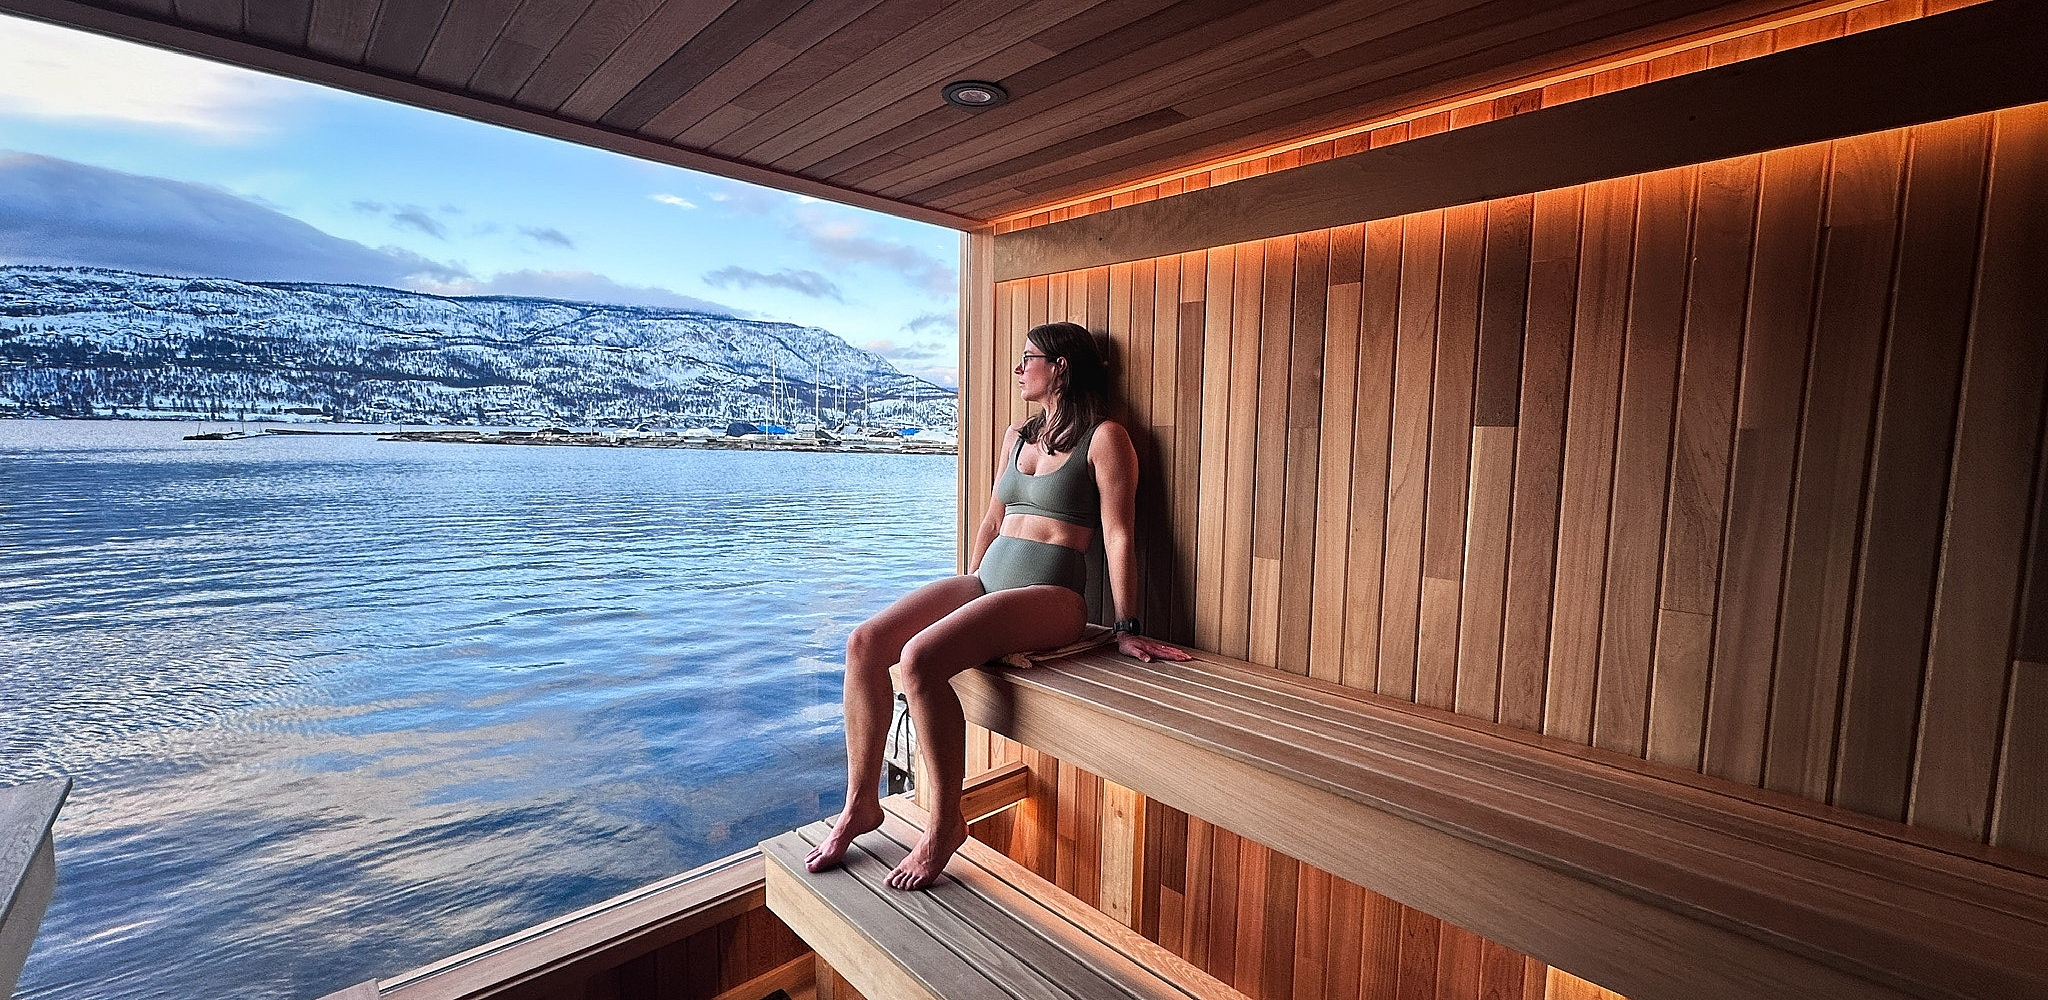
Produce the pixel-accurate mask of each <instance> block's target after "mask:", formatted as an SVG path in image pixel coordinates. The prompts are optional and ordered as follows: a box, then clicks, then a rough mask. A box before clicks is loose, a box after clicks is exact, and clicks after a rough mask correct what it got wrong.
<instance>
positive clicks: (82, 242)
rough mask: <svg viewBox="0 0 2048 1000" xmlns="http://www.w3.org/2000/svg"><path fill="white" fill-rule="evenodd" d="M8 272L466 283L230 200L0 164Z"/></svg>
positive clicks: (95, 171) (82, 172) (53, 163)
mask: <svg viewBox="0 0 2048 1000" xmlns="http://www.w3.org/2000/svg"><path fill="white" fill-rule="evenodd" d="M0 261H5V262H7V263H13V264H43V265H50V266H59V267H65V266H85V267H111V268H120V269H123V270H129V271H142V272H146V273H151V274H174V275H193V276H204V277H215V278H235V279H240V280H245V281H319V282H341V283H358V284H372V285H404V284H406V283H407V282H408V281H409V280H411V279H414V278H426V279H433V280H440V281H451V280H457V279H461V278H466V277H468V272H466V271H464V270H463V269H462V268H460V267H454V266H450V265H447V264H443V263H439V262H437V261H433V260H429V259H427V258H425V257H421V256H420V255H418V254H415V253H412V252H410V251H407V250H402V249H399V248H396V247H384V248H381V249H372V248H370V247H367V246H364V245H362V244H360V243H356V242H354V241H351V240H345V239H342V238H340V237H338V236H334V235H331V234H329V233H326V232H323V231H321V230H319V229H316V228H314V227H313V226H310V225H308V224H306V223H304V222H301V221H299V220H298V219H294V218H292V217H291V216H289V215H286V214H284V213H282V212H279V211H276V210H275V209H271V208H266V207H264V206H262V205H259V204H257V203H255V202H253V201H251V200H249V199H247V198H244V197H241V196H239V195H236V194H233V193H231V192H229V191H225V190H222V189H220V188H216V187H210V186H208V185H204V184H193V183H189V182H186V181H174V180H168V179H165V178H161V177H145V176H142V175H139V174H130V173H123V172H121V171H118V170H108V169H106V168H103V167H94V166H88V165H86V164H82V163H74V162H72V161H70V160H60V159H56V158H54V157H49V156H37V155H32V154H26V153H0Z"/></svg>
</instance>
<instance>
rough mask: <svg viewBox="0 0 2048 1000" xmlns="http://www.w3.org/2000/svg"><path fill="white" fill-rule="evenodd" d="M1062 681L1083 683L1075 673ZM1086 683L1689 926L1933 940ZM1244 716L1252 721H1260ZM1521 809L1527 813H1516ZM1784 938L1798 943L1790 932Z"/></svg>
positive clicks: (1898, 943)
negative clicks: (1661, 910)
mask: <svg viewBox="0 0 2048 1000" xmlns="http://www.w3.org/2000/svg"><path fill="white" fill-rule="evenodd" d="M1068 679H1070V680H1077V681H1078V680H1080V679H1079V678H1077V677H1073V676H1071V675H1070V677H1069V678H1068ZM1081 683H1084V684H1090V685H1091V686H1092V687H1093V688H1094V690H1093V691H1091V692H1089V697H1090V699H1091V700H1093V701H1094V702H1095V703H1097V704H1100V705H1105V706H1116V707H1120V708H1122V709H1123V710H1124V711H1126V712H1129V713H1131V714H1132V715H1134V716H1145V717H1149V718H1153V719H1157V720H1159V721H1161V722H1162V723H1163V724H1165V725H1167V726H1169V727H1170V728H1171V729H1172V730H1173V731H1174V732H1175V733H1177V734H1180V735H1183V736H1185V737H1187V738H1188V739H1190V740H1191V741H1194V742H1200V743H1202V744H1204V745H1206V746H1208V747H1209V748H1211V749H1215V750H1218V751H1219V752H1223V753H1227V754H1229V755H1231V756H1235V757H1238V758H1239V759H1241V760H1244V761H1246V762H1247V763H1251V764H1254V765H1255V766H1259V767H1261V768H1262V769H1264V770H1267V771H1269V772H1271V773H1274V774H1275V775H1278V776H1281V777H1284V778H1286V779H1287V780H1290V781H1295V782H1300V783H1304V784H1313V785H1315V786H1317V787H1320V788H1322V789H1323V790H1325V791H1330V792H1334V793H1336V794H1338V795H1341V796H1343V797H1345V798H1347V799H1352V800H1354V801H1358V802H1361V803H1364V804H1367V805H1371V806H1373V807H1375V808H1379V809H1382V810H1385V811H1387V812H1390V813H1394V814H1396V815H1400V816H1403V817H1404V818H1407V819H1410V820H1413V821H1415V822H1419V823H1424V824H1427V825H1430V826H1433V827H1436V828H1438V829H1440V830H1443V831H1445V832H1447V833H1452V834H1454V835H1457V836H1461V837H1464V838H1466V839H1468V840H1472V841H1474V842H1476V843H1480V844H1483V845H1485V846H1487V847H1489V848H1491V849H1494V850H1498V851H1501V852H1503V853H1508V854H1513V855H1516V856H1518V857H1522V858H1525V859H1527V860H1530V861H1532V862H1535V863H1537V864H1542V865H1545V866H1546V867H1551V868H1553V869H1556V870H1559V871H1562V872H1564V873H1566V874H1569V875H1571V876H1573V877H1576V878H1580V879H1585V880H1588V881H1593V882H1597V883H1599V884H1602V885H1604V886H1606V887H1607V888H1609V889H1611V890H1612V891H1615V892H1620V893H1625V894H1628V895H1632V896H1636V897H1637V898H1641V899H1645V900H1646V901H1649V902H1652V903H1654V904H1656V905H1659V906H1663V907H1665V908H1667V909H1671V910H1674V911H1677V912H1681V913H1684V914H1685V915H1687V916H1690V917H1692V918H1693V919H1697V920H1702V921H1709V922H1713V923H1717V924H1719V925H1721V926H1723V927H1726V928H1728V929H1730V930H1734V931H1737V932H1741V933H1756V934H1761V935H1765V936H1768V937H1769V938H1770V939H1771V940H1772V941H1773V943H1775V944H1777V945H1778V946H1780V947H1785V948H1788V949H1792V950H1798V951H1803V952H1806V953H1809V954H1812V955H1813V956H1814V957H1817V958H1824V957H1828V956H1839V957H1840V958H1841V959H1846V960H1849V961H1855V962H1858V963H1870V964H1874V963H1875V962H1878V961H1882V960H1884V959H1886V958H1896V957H1897V956H1896V955H1895V952H1896V950H1897V949H1900V948H1908V947H1912V946H1914V945H1915V944H1917V943H1919V942H1920V941H1922V940H1924V939H1925V938H1926V937H1928V936H1933V932H1934V931H1936V930H1939V928H1928V927H1924V926H1923V927H1920V928H1919V934H1920V936H1919V937H1909V936H1906V935H1903V934H1896V933H1893V932H1892V928H1890V927H1887V926H1885V925H1884V924H1882V923H1878V922H1877V921H1881V920H1883V919H1884V918H1887V917H1890V916H1892V915H1894V914H1895V912H1896V911H1894V910H1891V909H1890V908H1887V907H1885V906H1883V905H1882V904H1880V903H1878V902H1877V901H1876V900H1874V899H1871V898H1869V897H1865V896H1858V895H1854V894H1845V893H1841V892H1826V893H1823V894H1821V895H1820V896H1818V897H1817V898H1813V899H1796V900H1795V899H1794V898H1790V897H1785V896H1781V895H1779V894H1778V891H1777V890H1779V889H1782V888H1783V886H1782V884H1779V883H1775V882H1772V883H1763V882H1760V881H1758V880H1747V879H1743V878H1741V877H1740V874H1739V870H1738V869H1739V867H1740V866H1733V865H1727V864H1719V865H1717V864H1714V863H1713V862H1714V861H1715V860H1716V859H1714V858H1712V857H1707V856H1701V855H1700V854H1698V853H1696V852H1691V851H1688V852H1684V853H1676V852H1659V851H1657V850H1655V847H1656V846H1657V845H1654V844H1643V843H1641V842H1640V841H1641V838H1642V836H1643V834H1642V832H1641V831H1640V830H1636V829H1632V828H1628V827H1622V826H1618V825H1617V824H1613V823H1603V822H1599V821H1597V820H1596V819H1592V818H1590V817H1587V816H1583V815H1581V816H1577V817H1573V818H1572V821H1571V822H1570V823H1568V824H1567V823H1564V822H1562V820H1564V819H1565V816H1564V810H1569V809H1572V808H1574V806H1577V807H1579V808H1586V807H1590V806H1591V805H1592V803H1590V802H1588V801H1584V800H1583V799H1582V800H1581V801H1580V802H1578V803H1570V802H1569V801H1568V800H1567V801H1566V802H1562V803H1556V804H1555V806H1556V809H1555V811H1556V812H1557V815H1556V816H1555V817H1554V818H1553V819H1552V820H1551V821H1545V820H1544V819H1542V818H1538V816H1537V815H1536V813H1538V812H1540V811H1541V810H1540V808H1538V807H1540V806H1541V805H1542V804H1543V803H1542V802H1541V800H1534V799H1530V798H1529V797H1527V796H1523V795H1520V794H1518V793H1516V792H1501V791H1497V793H1496V794H1495V795H1493V796H1487V795H1485V794H1483V793H1481V794H1475V793H1474V792H1473V790H1472V789H1470V788H1460V787H1458V786H1459V784H1460V782H1461V779H1460V778H1459V777H1458V776H1456V775H1455V774H1453V773H1450V772H1446V771H1442V770H1432V769H1429V768H1427V767H1425V766H1422V765H1419V764H1416V763H1414V762H1412V761H1409V760H1404V759H1401V758H1399V757H1395V756H1390V755H1384V754H1381V753H1380V752H1378V751H1377V750H1373V749H1370V748H1365V747H1358V746H1348V747H1346V746H1331V745H1329V744H1328V743H1327V742H1322V741H1316V740H1315V739H1314V738H1313V737H1311V736H1310V735H1309V734H1306V733H1304V732H1302V731H1300V730H1294V731H1291V732H1288V733H1287V734H1286V737H1285V738H1284V739H1283V738H1277V737H1275V736H1271V735H1268V734H1266V733H1261V732H1253V731H1248V730H1245V729H1241V728H1238V727H1236V726H1233V725H1231V724H1228V723H1225V722H1221V721H1218V720H1216V719H1214V718H1211V717H1208V716H1204V715H1198V714H1195V713H1192V712H1189V711H1187V710H1186V707H1185V705H1184V704H1183V702H1184V699H1178V698H1176V697H1174V696H1173V695H1171V694H1161V693H1158V692H1156V691H1155V692H1152V693H1150V694H1149V695H1147V694H1137V693H1133V692H1130V691H1129V690H1128V687H1127V688H1126V689H1124V690H1118V689H1113V688H1109V687H1107V686H1106V685H1099V684H1093V683H1092V682H1088V681H1081ZM1137 702H1143V703H1144V704H1143V705H1142V706H1141V705H1138V704H1136V703H1137ZM1245 718H1246V719H1248V720H1251V721H1256V717H1251V716H1247V717H1245ZM1466 784H1469V782H1467V783H1466ZM1460 793H1463V794H1460ZM1517 805H1519V806H1521V807H1522V808H1521V809H1519V810H1517V809H1514V808H1512V807H1514V806H1517ZM1222 825H1224V826H1226V827H1228V825H1229V824H1228V823H1227V822H1224V823H1223V824H1222ZM1791 929H1797V930H1798V932H1799V933H1798V934H1797V935H1796V936H1794V935H1792V934H1788V933H1785V932H1786V931H1788V930H1791ZM1952 930H1953V932H1952V933H1951V934H1948V935H1943V937H1944V939H1945V940H1944V943H1945V944H1947V945H1948V947H1949V948H1950V949H1951V950H1952V951H1954V952H1955V953H1957V954H1962V955H1968V956H1970V957H1972V958H1974V959H1976V961H1974V962H1972V963H1971V964H1972V967H1973V973H1974V974H1979V975H1987V976H1996V975H1997V974H1998V970H1997V968H1996V966H1995V965H1994V964H1993V963H1992V960H1993V959H1995V958H1996V957H1997V956H1998V954H1999V953H2000V952H2002V951H2003V950H2004V949H2005V948H2009V947H2011V944H2010V943H2007V944H1999V943H1994V942H1985V941H1980V940H1974V939H1971V938H1970V937H1969V936H1968V935H1967V934H1965V933H1963V931H1962V930H1961V929H1960V928H1954V929H1952ZM1901 964H1904V965H1906V966H1908V967H1912V966H1918V965H1919V964H1920V963H1919V961H1918V959H1917V958H1916V957H1915V956H1911V955H1909V956H1906V957H1905V958H1904V959H1903V961H1902V962H1901ZM1925 971H1926V972H1928V973H1931V972H1932V970H1925Z"/></svg>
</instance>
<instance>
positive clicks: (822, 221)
mask: <svg viewBox="0 0 2048 1000" xmlns="http://www.w3.org/2000/svg"><path fill="white" fill-rule="evenodd" d="M790 235H792V236H795V237H796V238H798V239H800V240H802V241H804V242H805V243H808V244H809V245H810V247H811V249H812V250H813V251H815V252H816V253H817V254H818V256H820V257H823V258H825V259H827V260H831V261H836V262H838V263H842V264H854V265H861V264H866V265H872V266H875V267H880V268H884V269H887V270H891V271H895V272H896V273H898V274H900V275H902V276H903V280H904V281H906V282H908V283H909V284H910V286H911V287H913V288H916V289H918V290H919V291H922V292H924V293H925V294H927V295H930V296H933V297H934V298H940V297H948V296H952V295H956V294H958V293H959V290H960V278H959V275H958V274H956V273H955V272H954V270H953V265H951V264H948V263H946V262H945V261H942V260H940V259H939V258H937V257H934V256H932V255H931V254H929V253H926V252H925V251H923V250H920V249H918V248H917V247H914V246H911V245H910V244H908V243H897V242H895V241H894V240H882V239H876V238H874V237H871V236H868V235H866V234H865V232H864V231H863V228H862V226H861V224H860V223H859V222H857V221H854V220H851V219H842V218H830V217H826V216H823V215H810V216H808V217H806V218H803V219H801V220H799V221H798V223H797V225H796V226H795V227H793V228H792V229H791V231H790Z"/></svg>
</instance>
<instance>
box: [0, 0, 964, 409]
mask: <svg viewBox="0 0 2048 1000" xmlns="http://www.w3.org/2000/svg"><path fill="white" fill-rule="evenodd" d="M958 254H959V235H958V234H957V233H954V232H953V231H951V230H947V229H942V228H939V227H936V226H930V225H925V224H923V223H918V222H911V221H908V220H904V219H897V218H894V217H891V216H886V215H881V214H878V213H875V212H869V211H866V210H863V209H857V208H851V207H847V206H843V205H838V204H834V203H831V202H826V201H819V200H817V199H814V198H806V197H802V196H798V195H793V194H786V193H783V192H780V191H775V190H772V189H769V188H762V187H757V186H754V185H750V184H744V183H741V182H739V181H730V180H725V179H723V178H719V177H714V176H711V175H708V174H700V173H696V172H694V171H689V170H683V169H679V168H676V167H669V166H664V165H661V164H656V163H650V162H647V161H644V160H636V159H633V158H631V157H626V156H620V155H618V154H615V153H608V152H603V151H600V150H595V149H590V148H587V147H583V146H577V145H574V144H571V143H565V142H559V141H556V140H552V139H544V138H540V137H537V136H531V135H527V134H525V133H521V132H514V131H511V130H509V129H503V128H497V127H494V126H489V125H481V124H477V123H475V122H471V121H468V120H465V119H461V118H456V117H452V116H449V115H443V114H439V113H436V112H430V111H422V110H419V109H416V108H411V107H407V106H404V105H398V104H391V103H387V102H384V101H378V100H375V99H372V98H368V97H361V96H357V95H354V94H348V93H344V92H341V91H336V90H329V89H327V88H324V87H318V86H314V85H312V84H305V83H299V82H297V81H292V80H285V79H281V78H277V77H270V76H265V75H263V74H260V73H255V72H251V71H247V70H241V69H236V68H232V67H228V66H223V65H220V64H216V63H210V62H206V61H204V60H199V59H194V58H190V57H186V56H181V55H176V54H173V53H169V52H163V51H160V50H156V49H151V48H148V47H145V46H140V45H134V44H131V43H127V42H119V41H114V40H111V39H106V38H101V37H99V36H96V35H91V34H88V33H85V32H79V31H74V30H71V29H65V28H58V27H53V26H49V25H45V24H42V23H39V22H35V21H29V20H24V19H19V18H14V17H10V16H6V15H0V263H36V264H82V265H93V266H108V267H127V268H131V269H134V270H153V271H157V272H159V273H165V272H172V273H191V274H206V275H210V276H215V277H227V278H243V279H255V280H323V281H359V282H364V283H372V284H385V285H395V286H398V287H404V288H413V289H417V290H421V291H429V292H435V293H439V294H450V295H466V294H493V293H502V294H516V295H544V296H552V297H559V298H571V299H582V300H589V301H601V302H618V303H627V304H642V305H670V306H677V307H682V308H703V309H714V310H717V311H723V312H729V313H732V314H734V315H740V316H746V317H751V318H760V319H775V320H786V321H789V322H794V323H803V324H806V325H813V326H821V327H824V328H825V329H828V330H831V331H832V332H833V333H836V334H838V335H839V336H841V337H843V338H844V339H846V340H847V341H848V342H850V343H853V344H856V345H859V346H862V347H867V348H870V349H872V350H876V351H879V352H880V353H882V354H883V355H884V356H887V357H889V358H890V359H891V360H893V361H894V362H895V363H896V365H897V367H899V368H902V369H903V370H905V371H908V372H911V373H913V374H918V375H923V376H924V377H926V378H929V379H931V380H933V381H935V382H938V383H940V384H942V385H946V386H953V385H955V384H957V382H958V373H957V371H956V365H957V362H958V347H957V343H958V340H957V336H958V335H957V332H956V319H955V317H956V315H957V307H956V303H957V297H958V284H957V277H956V271H955V268H956V266H957V259H958Z"/></svg>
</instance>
